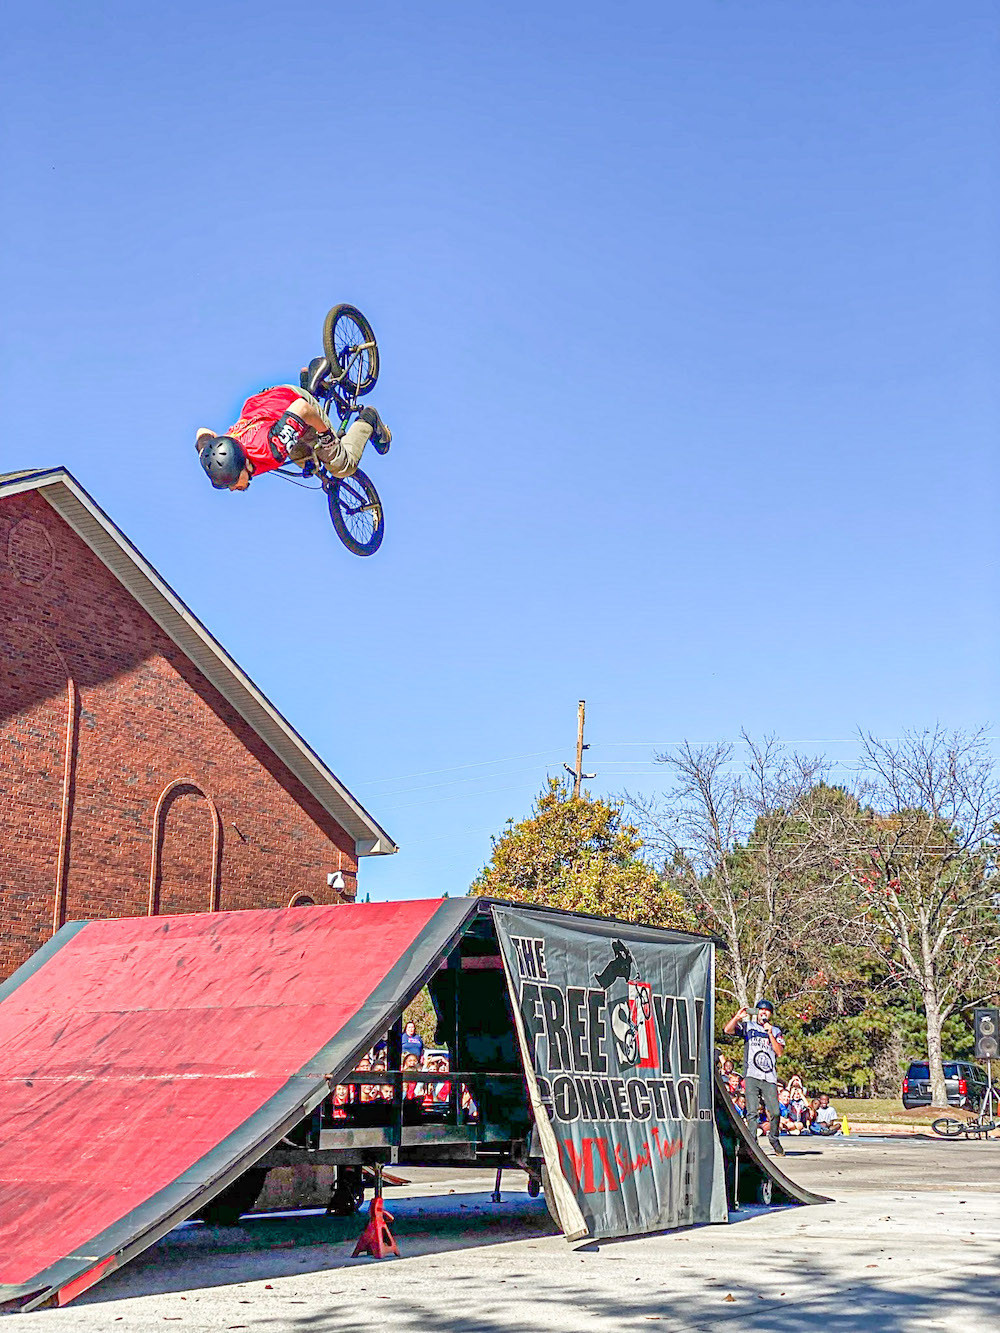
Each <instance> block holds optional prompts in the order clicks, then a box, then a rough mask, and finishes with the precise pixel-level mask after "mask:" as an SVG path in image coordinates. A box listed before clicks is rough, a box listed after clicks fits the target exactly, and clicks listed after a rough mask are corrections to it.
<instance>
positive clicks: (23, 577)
mask: <svg viewBox="0 0 1000 1333" xmlns="http://www.w3.org/2000/svg"><path fill="white" fill-rule="evenodd" d="M7 558H8V559H9V561H10V567H11V570H12V571H13V574H14V577H15V578H16V579H17V581H18V582H19V583H27V584H29V585H30V586H32V587H37V586H38V585H39V584H40V583H44V582H45V580H46V579H47V578H50V577H51V575H52V571H53V570H54V568H55V563H56V552H55V547H54V546H53V545H52V538H51V537H50V536H49V534H48V531H47V530H46V529H45V528H44V527H43V526H42V524H41V523H36V522H35V521H34V519H30V518H22V519H21V521H20V523H16V524H15V525H14V529H13V531H12V532H11V534H10V539H9V541H8V543H7Z"/></svg>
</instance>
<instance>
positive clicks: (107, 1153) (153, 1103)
mask: <svg viewBox="0 0 1000 1333" xmlns="http://www.w3.org/2000/svg"><path fill="white" fill-rule="evenodd" d="M474 908H475V903H474V901H473V902H470V900H468V899H465V900H463V899H455V900H447V901H446V900H430V901H419V902H402V903H366V904H363V905H362V904H358V905H350V906H342V907H309V908H301V907H299V908H290V909H288V910H285V911H279V912H266V911H255V912H217V913H208V914H201V915H197V916H171V917H153V918H139V919H128V920H121V921H93V922H82V923H76V924H73V925H69V926H65V927H64V928H63V929H62V930H61V931H59V933H58V934H57V935H56V936H55V937H54V938H53V939H52V940H51V941H50V942H49V943H48V944H47V945H46V946H45V947H44V948H43V949H41V950H39V952H38V953H37V954H35V956H34V957H33V958H32V959H31V960H29V962H28V963H26V964H25V966H24V967H22V968H21V969H20V970H19V971H18V972H16V973H15V974H14V975H13V976H12V977H11V978H10V980H9V981H7V982H6V983H4V985H3V986H0V1306H2V1305H3V1304H4V1303H9V1304H8V1308H12V1307H13V1306H20V1307H21V1308H30V1307H31V1306H33V1305H36V1304H39V1303H40V1302H42V1301H45V1300H48V1299H51V1298H56V1299H58V1300H59V1302H60V1303H64V1302H65V1301H67V1300H69V1299H72V1297H73V1296H75V1295H78V1294H79V1292H80V1291H83V1290H85V1289H86V1287H87V1286H89V1285H91V1283H92V1282H94V1281H96V1280H97V1279H98V1278H100V1277H102V1276H104V1274H105V1273H106V1272H109V1271H110V1270H111V1269H112V1268H114V1267H115V1266H116V1265H117V1264H118V1263H119V1262H123V1261H124V1260H126V1259H128V1258H130V1257H131V1256H132V1255H133V1254H135V1253H137V1252H138V1250H140V1249H142V1248H144V1247H145V1246H146V1245H148V1244H152V1242H153V1241H154V1240H156V1239H158V1237H159V1236H160V1235H162V1234H163V1233H164V1231H166V1230H167V1229H168V1228H169V1227H170V1226H174V1225H176V1224H177V1222H179V1221H181V1220H183V1218H184V1217H187V1216H190V1215H191V1213H194V1212H196V1211H197V1210H198V1208H200V1207H201V1206H202V1205H203V1204H204V1203H205V1202H206V1201H207V1200H208V1199H210V1198H211V1197H212V1196H213V1195H214V1194H215V1193H217V1192H218V1190H219V1189H221V1188H222V1187H223V1186H224V1185H225V1184H227V1183H228V1182H229V1180H231V1179H233V1178H234V1176H235V1175H237V1174H239V1172H241V1171H242V1170H243V1169H245V1167H246V1166H248V1165H250V1164H252V1162H253V1161H255V1160H256V1159H257V1158H258V1157H259V1156H260V1155H261V1153H262V1152H264V1151H266V1150H267V1148H269V1147H270V1146H271V1144H273V1143H274V1142H276V1141H277V1139H278V1138H280V1137H281V1135H282V1134H284V1133H285V1132H287V1130H288V1129H289V1128H290V1127H291V1126H292V1125H293V1124H295V1123H296V1122H297V1121H298V1120H299V1119H301V1117H302V1116H303V1115H304V1114H306V1113H307V1112H308V1111H309V1110H311V1109H312V1107H313V1106H315V1105H316V1104H317V1103H318V1102H320V1101H321V1100H322V1099H323V1097H324V1096H325V1095H326V1094H327V1092H328V1090H329V1088H328V1081H327V1080H328V1079H329V1078H331V1077H332V1078H334V1079H336V1078H337V1077H338V1076H339V1075H340V1074H342V1073H345V1072H347V1071H348V1070H349V1069H351V1068H352V1067H353V1065H354V1061H355V1057H356V1056H357V1054H358V1053H360V1052H361V1051H363V1050H365V1049H367V1047H368V1046H369V1045H370V1044H371V1042H372V1041H373V1040H374V1039H375V1037H377V1036H378V1035H379V1034H380V1033H381V1032H382V1031H383V1030H384V1029H385V1028H386V1027H387V1026H388V1023H389V1022H390V1021H391V1020H392V1018H393V1017H394V1016H395V1014H396V1012H397V1011H398V1009H399V1005H400V1002H401V1000H402V1001H405V1000H406V999H408V998H409V995H410V994H413V993H415V992H416V990H417V989H419V987H420V985H421V984H422V983H423V981H424V979H425V977H426V974H427V973H429V971H431V970H433V968H434V967H435V966H436V964H437V960H438V958H439V957H440V956H441V955H442V953H444V952H446V951H447V950H448V949H450V948H451V946H452V941H453V940H454V939H455V938H457V936H458V935H460V934H461V931H462V927H463V924H464V922H465V920H466V918H467V917H468V916H469V914H470V912H472V911H473V910H474Z"/></svg>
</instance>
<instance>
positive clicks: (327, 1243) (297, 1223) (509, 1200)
mask: <svg viewBox="0 0 1000 1333" xmlns="http://www.w3.org/2000/svg"><path fill="white" fill-rule="evenodd" d="M386 1207H387V1208H388V1210H389V1211H390V1212H391V1213H392V1215H393V1218H394V1219H395V1220H394V1222H393V1224H392V1231H393V1234H394V1235H395V1237H396V1239H397V1241H398V1242H399V1246H400V1249H401V1250H402V1259H403V1261H404V1262H405V1260H406V1259H407V1258H416V1257H418V1256H420V1255H427V1254H438V1253H442V1252H446V1251H449V1252H450V1251H455V1250H464V1249H470V1248H473V1247H480V1246H484V1245H498V1244H501V1243H504V1242H507V1241H515V1240H530V1239H532V1238H535V1237H539V1236H553V1235H558V1234H559V1233H558V1231H557V1230H556V1227H555V1225H554V1223H553V1222H552V1220H551V1218H550V1217H549V1214H548V1210H547V1209H546V1206H545V1200H544V1199H541V1198H539V1199H529V1198H528V1197H527V1195H521V1196H520V1197H519V1196H518V1195H516V1194H513V1193H512V1194H511V1195H510V1196H509V1197H506V1198H504V1200H503V1202H502V1203H499V1204H495V1203H493V1202H492V1201H491V1199H490V1196H489V1194H456V1195H454V1196H450V1195H449V1196H446V1197H442V1196H440V1195H438V1196H436V1197H426V1198H406V1199H395V1200H393V1199H392V1198H390V1197H389V1196H388V1195H387V1196H386ZM367 1218H368V1209H367V1207H366V1208H365V1209H364V1211H363V1212H360V1213H358V1214H356V1215H355V1216H354V1217H327V1216H325V1215H324V1214H322V1213H297V1214H285V1215H281V1216H275V1215H270V1216H268V1215H266V1214H262V1215H259V1216H249V1217H245V1218H243V1220H242V1221H241V1222H240V1224H239V1226H235V1227H215V1226H206V1225H203V1224H202V1223H200V1222H195V1223H186V1224H185V1225H183V1226H180V1227H177V1228H176V1229H175V1230H174V1231H171V1232H169V1233H168V1234H167V1235H166V1236H164V1238H163V1239H162V1240H161V1241H159V1242H157V1244H156V1245H153V1246H152V1247H151V1248H150V1249H148V1250H146V1251H145V1252H144V1253H143V1254H140V1255H137V1256H136V1258H135V1259H133V1260H132V1261H131V1262H130V1263H129V1264H127V1265H126V1266H125V1267H124V1268H122V1269H121V1270H120V1271H119V1272H117V1273H112V1274H110V1275H109V1276H108V1277H107V1278H105V1280H104V1281H103V1282H101V1283H100V1284H99V1285H98V1286H96V1287H94V1288H92V1289H91V1291H89V1292H86V1293H84V1295H82V1296H81V1297H79V1299H78V1300H77V1301H76V1302H75V1304H76V1305H100V1304H103V1303H104V1302H106V1301H117V1300H127V1299H130V1298H131V1297H133V1296H152V1295H160V1294H163V1293H164V1292H170V1291H188V1290H191V1289H193V1288H202V1287H218V1286H225V1285H228V1284H230V1283H236V1282H250V1281H253V1282H257V1281H267V1280H269V1279H271V1278H279V1277H290V1276H294V1275H296V1274H302V1273H316V1272H324V1271H327V1270H331V1271H332V1270H335V1269H338V1268H343V1267H354V1266H358V1265H367V1264H371V1263H372V1262H373V1260H371V1259H368V1258H360V1259H353V1258H352V1257H351V1252H352V1251H353V1249H354V1245H355V1242H356V1241H357V1239H358V1236H359V1235H360V1234H361V1231H362V1229H363V1227H364V1225H365V1222H366V1221H367ZM303 1251H305V1253H303ZM387 1262H394V1261H387Z"/></svg>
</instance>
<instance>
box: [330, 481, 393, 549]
mask: <svg viewBox="0 0 1000 1333" xmlns="http://www.w3.org/2000/svg"><path fill="white" fill-rule="evenodd" d="M326 495H327V500H328V501H329V503H330V518H331V519H332V520H333V526H334V528H335V529H336V531H337V536H338V537H339V538H340V540H341V541H342V542H343V543H344V545H345V546H346V547H347V549H348V550H349V551H353V552H354V554H355V555H374V554H375V552H376V551H377V550H378V548H379V547H380V546H381V545H382V535H383V533H384V531H385V523H384V521H383V516H382V501H381V500H380V499H379V498H378V491H377V490H376V489H375V487H374V486H373V485H372V482H371V478H370V477H366V476H365V474H364V473H363V472H362V471H361V469H360V468H359V469H358V471H357V472H355V473H354V475H353V476H352V477H333V478H332V479H331V481H330V482H329V484H328V485H327V487H326Z"/></svg>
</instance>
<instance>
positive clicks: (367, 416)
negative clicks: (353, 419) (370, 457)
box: [358, 407, 392, 454]
mask: <svg viewBox="0 0 1000 1333" xmlns="http://www.w3.org/2000/svg"><path fill="white" fill-rule="evenodd" d="M358 420H359V421H364V422H367V424H368V425H369V426H371V428H372V444H373V446H374V447H375V448H376V449H377V450H378V452H379V453H380V454H387V453H388V452H389V445H390V444H391V443H392V431H391V430H390V429H389V427H388V426H387V425H386V424H385V422H384V421H383V420H382V418H381V417H380V416H379V414H378V413H377V412H376V411H375V409H374V407H363V408H362V409H361V411H360V412H359V413H358Z"/></svg>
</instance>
